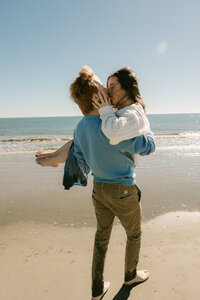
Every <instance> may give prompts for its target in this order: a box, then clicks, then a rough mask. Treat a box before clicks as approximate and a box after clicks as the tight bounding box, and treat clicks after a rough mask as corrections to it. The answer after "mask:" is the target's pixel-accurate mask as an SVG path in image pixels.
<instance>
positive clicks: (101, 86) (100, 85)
mask: <svg viewBox="0 0 200 300" xmlns="http://www.w3.org/2000/svg"><path fill="white" fill-rule="evenodd" d="M93 82H94V83H95V84H96V85H97V88H98V91H99V92H101V93H102V92H104V93H105V94H106V95H107V96H108V91H107V89H106V88H105V87H104V86H103V83H102V82H101V81H100V79H99V78H98V77H97V76H95V77H94V79H93Z"/></svg>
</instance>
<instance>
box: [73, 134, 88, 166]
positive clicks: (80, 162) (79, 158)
mask: <svg viewBox="0 0 200 300" xmlns="http://www.w3.org/2000/svg"><path fill="white" fill-rule="evenodd" d="M74 156H75V157H76V160H77V163H78V166H79V168H80V169H82V168H85V167H86V166H87V163H86V161H85V158H84V155H83V153H82V151H81V148H80V146H79V143H78V141H77V139H76V134H75V132H74Z"/></svg>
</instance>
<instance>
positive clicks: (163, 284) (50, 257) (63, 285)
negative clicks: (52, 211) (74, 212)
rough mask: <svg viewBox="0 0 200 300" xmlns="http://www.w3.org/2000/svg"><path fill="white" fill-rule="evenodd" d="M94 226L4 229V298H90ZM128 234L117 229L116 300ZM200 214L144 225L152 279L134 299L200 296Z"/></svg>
mask: <svg viewBox="0 0 200 300" xmlns="http://www.w3.org/2000/svg"><path fill="white" fill-rule="evenodd" d="M94 232H95V228H92V227H82V228H69V227H64V226H52V225H49V224H35V223H31V222H27V223H24V222H19V223H16V224H11V225H7V226H3V227H0V254H1V255H0V270H1V272H0V282H1V288H0V299H1V300H47V299H48V300H57V299H59V300H64V299H65V300H66V299H67V300H78V299H84V300H87V299H88V300H89V299H91V294H90V272H91V260H92V248H93V237H94ZM125 240H126V237H125V233H124V231H123V229H122V227H121V226H120V225H116V226H114V228H113V232H112V236H111V241H110V245H109V249H108V253H107V260H106V267H105V280H110V281H111V287H110V290H109V291H108V293H107V294H106V296H105V298H104V299H105V300H106V299H108V300H111V299H112V298H113V297H114V295H115V294H116V293H117V291H118V290H119V289H120V287H121V284H122V281H123V264H124V249H125ZM199 257H200V213H199V212H193V213H192V212H174V213H168V214H165V215H163V216H161V217H157V218H155V219H154V220H151V221H149V222H147V223H143V237H142V249H141V255H140V262H139V268H140V269H143V268H145V269H149V270H150V272H151V277H150V279H149V280H148V281H147V282H146V283H144V284H142V285H140V286H138V287H136V288H134V289H133V290H132V291H131V295H130V297H129V299H137V300H161V299H162V300H197V299H199V295H200V285H199V279H200V259H199Z"/></svg>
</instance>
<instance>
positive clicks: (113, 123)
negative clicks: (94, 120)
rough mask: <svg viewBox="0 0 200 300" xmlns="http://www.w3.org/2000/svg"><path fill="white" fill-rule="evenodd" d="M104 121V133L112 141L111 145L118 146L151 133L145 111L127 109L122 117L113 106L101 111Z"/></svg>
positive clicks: (103, 108) (105, 107)
mask: <svg viewBox="0 0 200 300" xmlns="http://www.w3.org/2000/svg"><path fill="white" fill-rule="evenodd" d="M99 114H100V118H101V120H102V127H101V129H102V132H103V133H104V134H105V136H106V137H107V138H108V139H109V140H110V144H112V145H116V144H118V143H120V142H122V141H124V140H128V139H131V138H134V137H137V136H140V135H144V134H145V133H147V132H149V131H150V126H149V121H148V119H147V117H146V115H145V113H144V112H143V109H139V108H137V107H136V106H135V108H131V109H127V110H126V111H125V112H124V113H123V114H122V116H119V117H118V116H117V115H116V114H115V112H114V111H113V109H112V107H111V106H104V107H102V108H100V109H99Z"/></svg>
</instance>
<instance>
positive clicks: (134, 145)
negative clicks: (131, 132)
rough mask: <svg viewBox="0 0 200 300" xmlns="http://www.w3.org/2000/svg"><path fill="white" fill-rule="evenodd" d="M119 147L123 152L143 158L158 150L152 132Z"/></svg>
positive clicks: (122, 143) (125, 142)
mask: <svg viewBox="0 0 200 300" xmlns="http://www.w3.org/2000/svg"><path fill="white" fill-rule="evenodd" d="M118 147H119V150H120V151H121V152H129V153H133V154H140V155H142V156H144V155H149V154H150V153H153V152H154V151H155V149H156V146H155V140H154V137H153V134H152V132H148V133H147V134H145V135H142V136H138V137H136V138H133V139H130V140H128V141H123V142H121V143H120V144H119V145H118Z"/></svg>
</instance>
